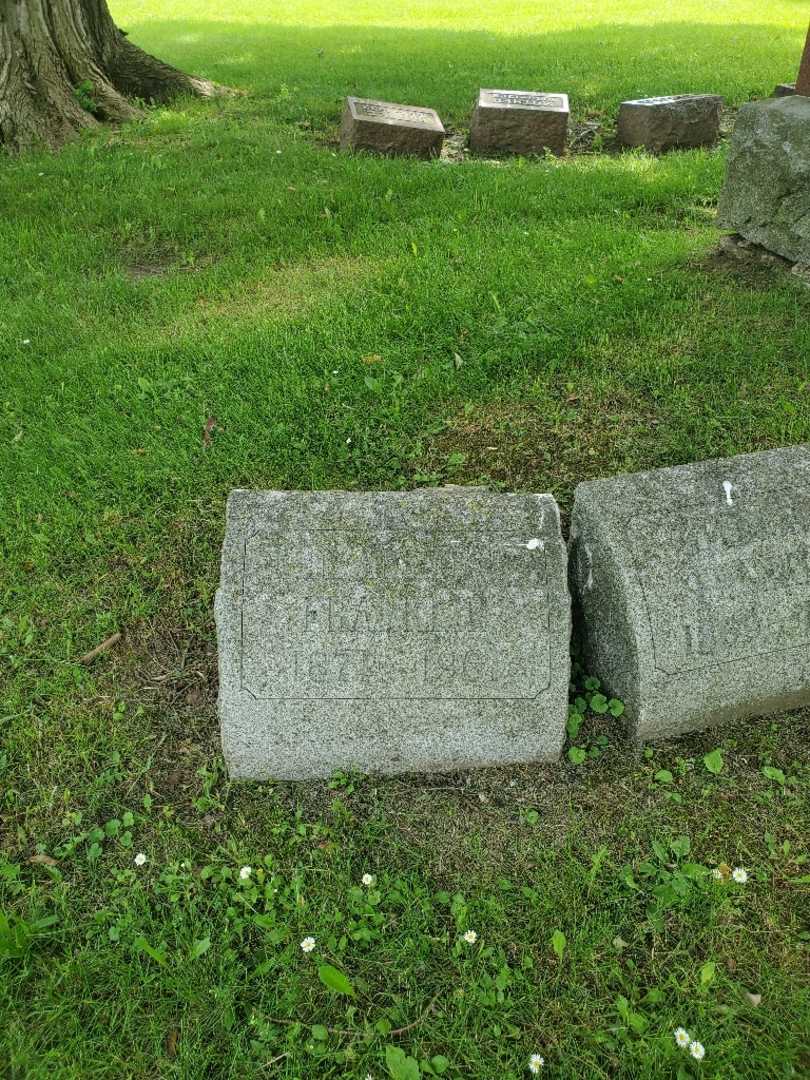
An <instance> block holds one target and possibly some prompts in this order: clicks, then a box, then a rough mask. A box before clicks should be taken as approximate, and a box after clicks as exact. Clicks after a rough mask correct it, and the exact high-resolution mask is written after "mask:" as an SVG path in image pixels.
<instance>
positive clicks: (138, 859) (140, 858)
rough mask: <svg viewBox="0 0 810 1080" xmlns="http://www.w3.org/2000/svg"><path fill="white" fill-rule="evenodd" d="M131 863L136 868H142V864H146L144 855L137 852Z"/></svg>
mask: <svg viewBox="0 0 810 1080" xmlns="http://www.w3.org/2000/svg"><path fill="white" fill-rule="evenodd" d="M133 862H134V863H135V865H136V866H143V864H144V863H145V862H146V856H145V855H144V853H143V852H142V851H139V852H138V854H137V855H136V856H135V858H134V859H133Z"/></svg>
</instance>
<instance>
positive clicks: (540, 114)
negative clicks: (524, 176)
mask: <svg viewBox="0 0 810 1080" xmlns="http://www.w3.org/2000/svg"><path fill="white" fill-rule="evenodd" d="M569 112H570V110H569V107H568V96H567V95H566V94H540V93H534V92H532V91H528V90H480V91H479V93H478V102H477V104H476V106H475V111H474V112H473V117H472V123H471V127H470V149H471V150H473V151H474V152H475V153H477V154H542V153H543V151H544V150H547V149H548V150H551V151H552V152H553V153H555V154H558V155H559V154H562V153H564V152H565V144H566V141H567V139H568V117H569Z"/></svg>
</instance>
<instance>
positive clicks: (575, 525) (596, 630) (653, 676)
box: [570, 446, 810, 740]
mask: <svg viewBox="0 0 810 1080" xmlns="http://www.w3.org/2000/svg"><path fill="white" fill-rule="evenodd" d="M570 554H571V587H572V591H573V592H574V594H575V600H576V603H577V606H578V608H579V610H580V612H581V617H582V623H583V636H584V644H585V653H586V664H587V666H588V670H589V671H590V672H591V673H592V674H594V675H597V676H598V677H599V678H600V679H602V680H603V681H604V683H605V686H606V688H607V692H609V693H611V694H615V695H616V696H617V697H620V698H621V699H622V700H623V701H624V702H625V703H626V706H627V716H628V719H629V720H630V722H631V724H632V726H633V728H634V730H635V735H636V737H637V738H638V739H639V740H654V739H657V738H662V737H665V736H669V735H675V734H678V733H680V732H685V731H692V730H696V729H699V728H702V727H708V726H710V725H713V724H717V723H720V722H722V721H725V720H731V719H735V718H739V717H745V716H752V715H757V714H761V713H767V712H773V711H776V710H780V709H789V708H795V707H798V706H800V705H804V704H807V703H810V446H797V447H792V448H788V449H783V450H769V451H765V452H763V453H757V454H745V455H742V456H740V457H733V458H729V459H726V460H718V461H704V462H700V463H698V464H694V465H681V466H678V467H676V468H672V469H656V470H655V471H653V472H646V473H635V474H631V475H625V476H616V477H613V478H612V479H608V480H596V481H592V482H589V483H584V484H580V485H579V486H578V487H577V489H576V493H575V501H574V511H573V517H572V525H571V552H570Z"/></svg>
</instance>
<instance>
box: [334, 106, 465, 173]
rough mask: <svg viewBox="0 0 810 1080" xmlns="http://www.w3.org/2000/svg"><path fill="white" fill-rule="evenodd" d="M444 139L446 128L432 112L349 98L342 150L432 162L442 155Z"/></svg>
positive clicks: (412, 107) (341, 133)
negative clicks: (417, 158)
mask: <svg viewBox="0 0 810 1080" xmlns="http://www.w3.org/2000/svg"><path fill="white" fill-rule="evenodd" d="M444 135H445V131H444V125H443V124H442V122H441V120H440V119H439V115H438V113H436V112H435V111H434V110H433V109H423V108H420V107H419V106H416V105H395V104H392V103H391V102H389V101H371V100H368V99H367V98H356V97H348V98H346V106H345V108H344V110H343V122H342V124H341V127H340V148H341V150H369V151H371V152H372V153H375V154H385V155H387V156H393V155H410V156H412V157H420V158H431V157H438V155H439V154H440V153H441V149H442V142H443V141H444Z"/></svg>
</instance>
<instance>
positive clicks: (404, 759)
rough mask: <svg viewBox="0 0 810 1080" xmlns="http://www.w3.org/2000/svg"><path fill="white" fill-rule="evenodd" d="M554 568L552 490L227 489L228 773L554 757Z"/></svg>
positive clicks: (223, 588)
mask: <svg viewBox="0 0 810 1080" xmlns="http://www.w3.org/2000/svg"><path fill="white" fill-rule="evenodd" d="M566 578H567V553H566V548H565V545H564V543H563V540H562V536H561V532H560V519H559V512H558V509H557V505H556V503H555V502H554V500H553V498H552V497H551V496H549V495H506V494H496V493H490V492H487V491H484V490H482V489H477V488H467V489H459V488H456V489H446V490H445V489H436V490H421V491H415V492H410V493H403V492H371V493H356V492H336V491H324V492H278V491H270V492H252V491H234V492H232V493H231V495H230V498H229V499H228V510H227V528H226V535H225V542H224V546H223V551H222V576H221V585H220V589H219V591H218V593H217V598H216V620H217V633H218V643H219V668H220V695H219V712H220V721H221V727H222V742H223V747H224V752H225V757H226V760H227V763H228V768H229V771H230V773H231V775H232V776H234V777H244V778H253V779H265V778H271V777H275V778H279V779H306V778H309V777H325V776H329V775H330V774H331V773H332V772H334V771H335V770H348V769H359V770H362V771H364V772H369V773H394V772H405V771H411V770H413V771H419V770H442V769H444V770H446V769H455V768H460V767H468V766H477V765H491V764H501V763H509V762H519V761H543V760H554V759H556V758H557V757H558V755H559V753H560V750H561V748H562V744H563V739H564V731H565V722H566V714H567V695H568V683H569V677H570V659H569V644H570V640H569V639H570V597H569V593H568V587H567V580H566Z"/></svg>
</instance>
